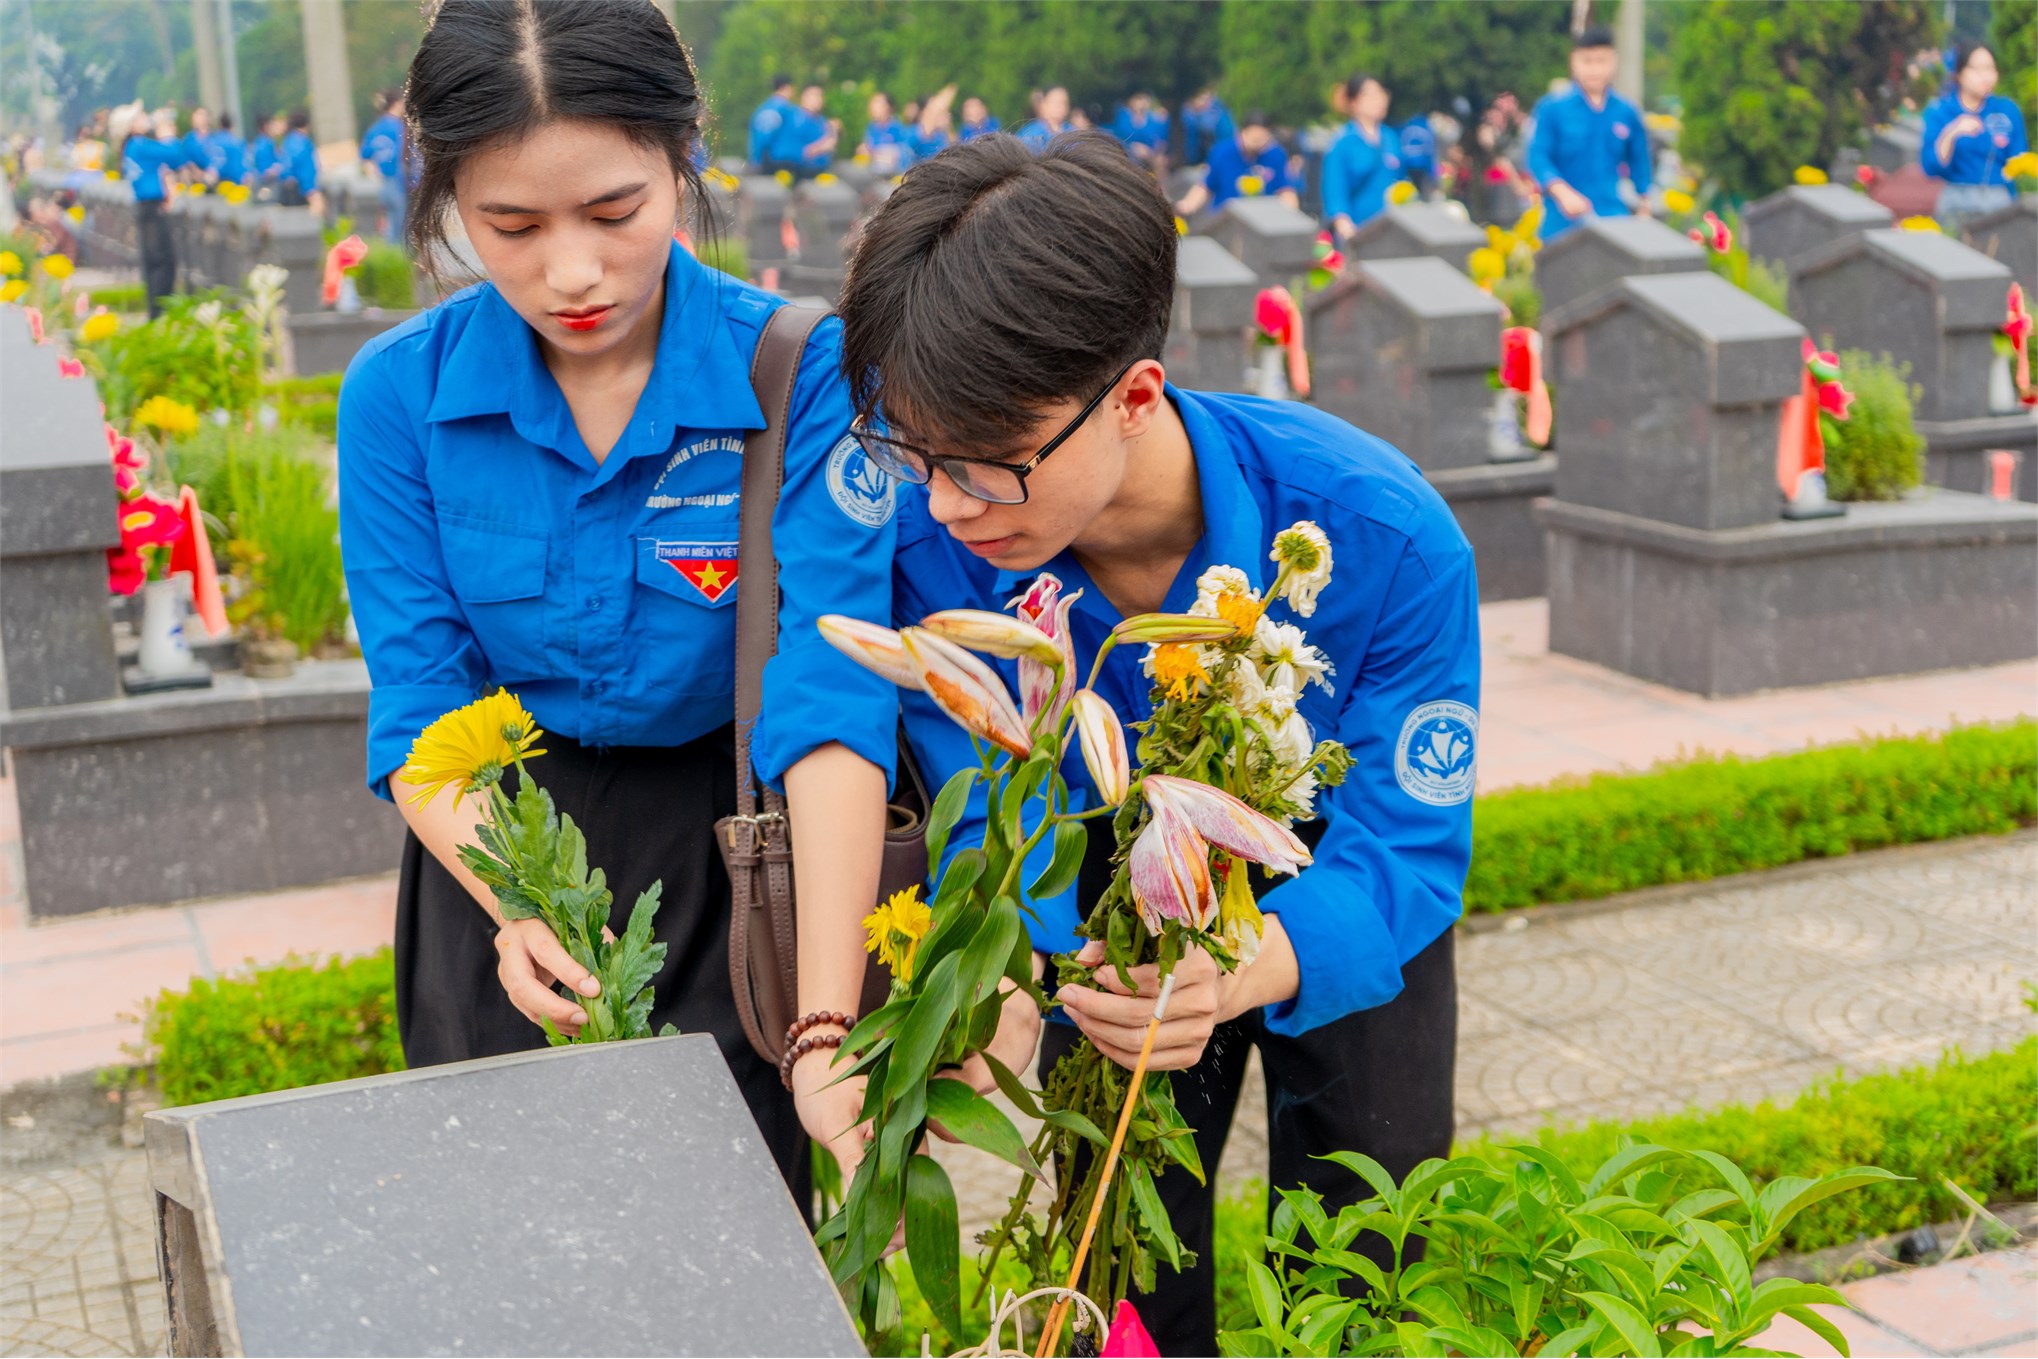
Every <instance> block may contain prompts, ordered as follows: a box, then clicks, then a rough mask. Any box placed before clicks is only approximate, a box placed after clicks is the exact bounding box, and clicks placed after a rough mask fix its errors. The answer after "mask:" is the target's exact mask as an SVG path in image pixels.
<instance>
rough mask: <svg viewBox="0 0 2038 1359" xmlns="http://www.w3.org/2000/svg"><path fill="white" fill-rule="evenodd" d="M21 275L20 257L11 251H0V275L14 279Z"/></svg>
mask: <svg viewBox="0 0 2038 1359" xmlns="http://www.w3.org/2000/svg"><path fill="white" fill-rule="evenodd" d="M20 274H21V256H19V255H17V254H15V253H14V252H13V251H12V250H0V275H5V276H6V277H8V278H16V277H19V276H20Z"/></svg>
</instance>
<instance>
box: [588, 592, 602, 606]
mask: <svg viewBox="0 0 2038 1359" xmlns="http://www.w3.org/2000/svg"><path fill="white" fill-rule="evenodd" d="M587 607H588V608H590V609H600V608H601V596H600V595H592V596H590V597H589V598H588V601H587Z"/></svg>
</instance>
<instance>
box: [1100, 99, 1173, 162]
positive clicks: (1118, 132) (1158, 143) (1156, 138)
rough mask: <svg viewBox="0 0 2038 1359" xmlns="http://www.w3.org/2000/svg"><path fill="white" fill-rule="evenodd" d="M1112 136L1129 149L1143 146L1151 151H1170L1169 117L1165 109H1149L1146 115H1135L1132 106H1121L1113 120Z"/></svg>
mask: <svg viewBox="0 0 2038 1359" xmlns="http://www.w3.org/2000/svg"><path fill="white" fill-rule="evenodd" d="M1111 135H1112V136H1114V137H1116V138H1117V139H1118V140H1119V141H1121V142H1124V143H1125V145H1126V147H1127V148H1131V147H1135V146H1143V147H1145V148H1146V149H1147V150H1149V151H1165V150H1167V149H1168V115H1167V111H1166V110H1164V109H1157V108H1155V109H1148V110H1147V111H1146V112H1145V113H1134V112H1133V111H1132V108H1131V106H1130V105H1127V104H1120V105H1119V106H1118V112H1117V114H1116V115H1115V116H1114V117H1113V118H1112V119H1111Z"/></svg>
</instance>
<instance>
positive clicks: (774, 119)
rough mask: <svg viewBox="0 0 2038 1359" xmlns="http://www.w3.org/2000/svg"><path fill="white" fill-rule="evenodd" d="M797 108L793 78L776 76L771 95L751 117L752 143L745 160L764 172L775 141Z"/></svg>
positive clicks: (772, 80)
mask: <svg viewBox="0 0 2038 1359" xmlns="http://www.w3.org/2000/svg"><path fill="white" fill-rule="evenodd" d="M795 107H796V106H795V105H794V103H793V78H792V77H791V76H789V75H775V76H773V77H772V78H771V95H770V97H769V98H767V99H766V100H765V101H764V102H763V103H762V104H759V105H758V106H757V111H756V112H755V113H753V114H751V115H750V128H749V133H750V141H749V145H748V149H747V150H746V151H745V152H744V155H743V158H744V159H745V160H747V161H749V162H750V163H751V165H753V166H755V167H756V168H758V169H760V170H762V169H764V168H765V161H766V160H767V159H768V158H769V155H770V148H771V146H772V144H773V140H774V139H775V138H776V137H777V136H778V130H779V128H780V127H782V126H784V124H785V120H786V119H787V118H788V117H789V116H791V114H792V112H793V110H794V108H795Z"/></svg>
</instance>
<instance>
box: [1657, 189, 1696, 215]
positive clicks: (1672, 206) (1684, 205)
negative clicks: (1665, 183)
mask: <svg viewBox="0 0 2038 1359" xmlns="http://www.w3.org/2000/svg"><path fill="white" fill-rule="evenodd" d="M1663 206H1664V207H1666V208H1668V209H1669V210H1670V211H1672V212H1676V213H1685V212H1690V211H1691V210H1692V209H1693V208H1695V207H1697V206H1698V200H1697V199H1696V198H1693V197H1692V196H1691V195H1690V194H1688V193H1686V192H1685V191H1684V190H1682V189H1665V190H1664V191H1663Z"/></svg>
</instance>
